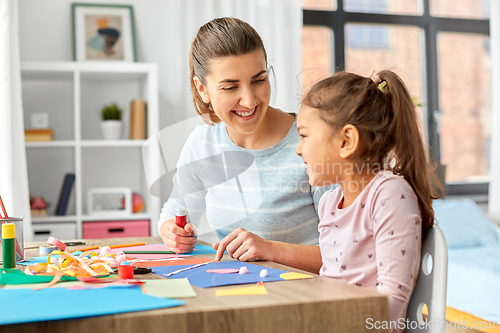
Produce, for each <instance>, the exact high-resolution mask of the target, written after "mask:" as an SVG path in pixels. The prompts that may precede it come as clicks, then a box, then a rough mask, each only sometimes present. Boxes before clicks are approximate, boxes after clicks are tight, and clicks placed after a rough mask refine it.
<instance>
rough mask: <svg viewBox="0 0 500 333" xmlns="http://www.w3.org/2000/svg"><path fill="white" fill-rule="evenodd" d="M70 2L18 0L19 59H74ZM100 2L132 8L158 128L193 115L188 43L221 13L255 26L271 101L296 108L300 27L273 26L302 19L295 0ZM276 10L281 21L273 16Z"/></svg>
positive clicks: (140, 55)
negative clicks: (273, 91)
mask: <svg viewBox="0 0 500 333" xmlns="http://www.w3.org/2000/svg"><path fill="white" fill-rule="evenodd" d="M72 2H73V1H70V0H57V1H55V0H20V1H19V25H20V48H21V61H72V60H73V55H72V42H71V39H72V28H71V3H72ZM78 2H88V3H99V2H100V1H96V0H92V1H88V0H79V1H78ZM102 3H106V4H113V3H116V4H130V5H132V7H133V9H134V21H135V32H136V49H137V61H139V62H154V63H158V64H159V86H160V93H159V96H160V101H159V106H160V114H161V116H160V128H165V127H167V126H169V125H171V124H174V123H176V122H178V121H181V120H185V119H187V118H190V117H194V116H195V115H196V112H195V111H194V107H193V105H192V101H191V92H190V86H189V67H188V64H189V63H188V51H189V46H190V43H191V41H192V39H193V38H194V36H195V34H196V32H197V30H198V28H199V26H201V25H202V24H204V23H206V22H207V21H209V20H211V19H212V18H214V17H219V16H236V17H239V18H241V19H243V20H245V21H247V22H248V23H250V24H252V25H253V26H254V27H255V28H256V29H257V30H258V31H259V33H260V34H261V36H262V38H263V40H264V43H265V45H266V48H267V52H268V58H269V63H270V65H273V67H274V69H275V72H276V78H277V83H276V86H277V87H278V89H277V90H278V94H277V95H274V99H273V101H274V103H273V102H272V105H273V106H275V107H278V108H281V109H283V110H294V111H296V110H298V97H299V89H298V87H299V84H298V82H299V81H298V74H299V71H300V66H301V65H300V62H301V55H300V38H301V37H300V27H298V28H297V27H295V29H281V28H280V30H279V31H277V28H276V26H286V24H287V23H286V22H283V17H285V20H286V17H287V16H286V15H288V16H293V15H295V16H293V17H294V19H295V22H297V20H300V22H301V21H302V17H301V10H300V4H301V2H300V1H299V0H294V1H290V0H279V1H277V0H214V1H206V0H128V1H125V2H124V1H123V0H106V1H102ZM248 3H252V4H250V5H249V4H248ZM283 7H286V8H285V9H283ZM248 8H250V9H253V8H257V9H255V10H248ZM297 8H298V10H297ZM287 10H288V11H289V12H286V11H287ZM278 11H279V12H280V13H281V15H282V16H281V17H282V19H281V20H280V19H279V17H277V16H279V15H275V13H277V12H278ZM290 13H291V14H290ZM297 15H299V16H298V17H297ZM297 29H299V30H297ZM282 30H283V31H282ZM270 41H274V42H273V43H270ZM277 41H278V42H280V43H279V44H278V43H276V42H277ZM283 44H285V47H283ZM287 45H288V46H289V47H286V46H287ZM275 58H279V59H283V58H286V59H287V62H288V63H293V64H294V65H293V67H294V68H296V69H297V70H296V71H290V70H288V68H290V66H289V65H287V67H285V70H281V71H280V67H279V66H278V65H277V64H276V62H275V61H274V59H275ZM282 62H283V61H281V60H280V63H282ZM280 66H281V65H280ZM280 80H281V81H280ZM280 101H281V102H280ZM163 192H164V193H163V195H162V197H163V198H162V199H163V200H165V199H166V197H168V195H169V192H170V189H164V191H163Z"/></svg>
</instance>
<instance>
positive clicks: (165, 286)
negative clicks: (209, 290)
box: [144, 278, 196, 298]
mask: <svg viewBox="0 0 500 333" xmlns="http://www.w3.org/2000/svg"><path fill="white" fill-rule="evenodd" d="M145 281H146V283H145V284H144V288H145V289H146V293H147V294H148V295H151V296H155V297H167V298H188V297H196V292H195V291H194V289H193V287H191V285H190V284H189V281H188V279H186V278H184V279H175V280H174V279H158V280H145Z"/></svg>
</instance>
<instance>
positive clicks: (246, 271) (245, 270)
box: [239, 266, 248, 274]
mask: <svg viewBox="0 0 500 333" xmlns="http://www.w3.org/2000/svg"><path fill="white" fill-rule="evenodd" d="M239 273H240V274H246V273H248V268H247V267H246V266H241V268H240V271H239Z"/></svg>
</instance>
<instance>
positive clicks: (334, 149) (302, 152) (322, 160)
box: [295, 105, 343, 186]
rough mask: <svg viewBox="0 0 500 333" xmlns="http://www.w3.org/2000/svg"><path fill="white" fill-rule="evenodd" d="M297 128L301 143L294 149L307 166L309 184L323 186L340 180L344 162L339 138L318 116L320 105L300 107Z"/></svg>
mask: <svg viewBox="0 0 500 333" xmlns="http://www.w3.org/2000/svg"><path fill="white" fill-rule="evenodd" d="M297 130H298V132H299V136H300V143H299V146H298V147H297V149H296V151H295V152H296V153H297V155H299V156H300V157H302V160H303V161H304V163H305V164H306V166H307V174H308V175H309V184H310V185H311V186H323V185H327V184H333V183H337V182H338V178H337V177H338V176H340V171H341V168H342V167H341V165H342V163H343V161H342V159H341V157H340V155H339V147H340V145H341V142H340V138H339V137H338V136H337V135H334V133H333V132H332V129H331V128H330V126H329V125H328V124H327V123H326V122H325V121H323V120H322V119H321V118H320V117H319V111H318V110H317V109H314V108H310V107H308V106H305V105H302V106H301V107H300V111H299V115H298V116H297Z"/></svg>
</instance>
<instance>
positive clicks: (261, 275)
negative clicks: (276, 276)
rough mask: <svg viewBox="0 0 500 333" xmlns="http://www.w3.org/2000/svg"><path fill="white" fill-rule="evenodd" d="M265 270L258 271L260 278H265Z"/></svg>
mask: <svg viewBox="0 0 500 333" xmlns="http://www.w3.org/2000/svg"><path fill="white" fill-rule="evenodd" d="M267 274H268V273H267V269H263V270H261V271H260V277H266V276H267Z"/></svg>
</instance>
